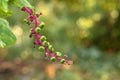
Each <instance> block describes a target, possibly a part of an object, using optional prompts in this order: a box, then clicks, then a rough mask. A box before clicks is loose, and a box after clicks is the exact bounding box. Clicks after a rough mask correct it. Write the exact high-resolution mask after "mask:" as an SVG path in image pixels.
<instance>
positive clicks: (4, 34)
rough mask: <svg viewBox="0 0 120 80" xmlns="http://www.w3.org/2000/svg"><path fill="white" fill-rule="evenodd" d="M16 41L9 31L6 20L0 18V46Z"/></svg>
mask: <svg viewBox="0 0 120 80" xmlns="http://www.w3.org/2000/svg"><path fill="white" fill-rule="evenodd" d="M15 41H16V37H15V35H14V34H13V33H12V32H11V30H10V27H9V24H8V22H7V21H6V20H5V19H3V18H0V48H4V47H6V46H8V45H11V44H14V43H15Z"/></svg>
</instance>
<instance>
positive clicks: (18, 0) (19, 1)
mask: <svg viewBox="0 0 120 80" xmlns="http://www.w3.org/2000/svg"><path fill="white" fill-rule="evenodd" d="M15 5H17V6H18V7H20V8H21V7H23V6H26V7H29V8H32V6H31V4H30V3H29V2H28V1H27V0H15Z"/></svg>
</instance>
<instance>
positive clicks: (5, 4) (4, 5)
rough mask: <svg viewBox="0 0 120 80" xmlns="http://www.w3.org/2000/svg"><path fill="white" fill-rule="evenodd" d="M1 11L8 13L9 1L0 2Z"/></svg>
mask: <svg viewBox="0 0 120 80" xmlns="http://www.w3.org/2000/svg"><path fill="white" fill-rule="evenodd" d="M0 9H1V10H3V11H4V12H8V0H0Z"/></svg>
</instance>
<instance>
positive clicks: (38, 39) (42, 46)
mask: <svg viewBox="0 0 120 80" xmlns="http://www.w3.org/2000/svg"><path fill="white" fill-rule="evenodd" d="M21 10H22V11H24V12H27V13H28V14H29V16H28V18H27V19H25V20H24V21H25V22H26V23H27V24H28V25H30V24H34V27H33V28H32V29H31V31H30V35H29V37H30V38H31V37H33V36H34V37H35V41H34V42H33V43H34V45H39V47H38V50H39V51H41V52H45V55H46V57H45V58H46V59H48V60H51V61H52V62H60V63H62V64H64V63H65V64H72V63H71V62H72V61H69V60H68V59H67V55H64V58H62V53H61V52H56V51H55V50H54V48H53V46H52V45H51V44H50V43H49V42H48V41H47V38H46V37H45V36H44V35H40V33H41V30H42V29H43V27H44V25H45V24H44V22H40V21H39V20H38V18H39V17H40V16H41V15H42V13H39V14H35V13H34V11H33V10H32V9H31V8H27V7H22V9H21Z"/></svg>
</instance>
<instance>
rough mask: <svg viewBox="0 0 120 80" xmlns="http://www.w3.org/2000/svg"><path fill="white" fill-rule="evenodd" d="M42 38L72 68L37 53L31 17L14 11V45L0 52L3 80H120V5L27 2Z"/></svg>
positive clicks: (91, 0)
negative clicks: (40, 24)
mask: <svg viewBox="0 0 120 80" xmlns="http://www.w3.org/2000/svg"><path fill="white" fill-rule="evenodd" d="M28 1H29V2H30V3H31V4H32V5H34V6H35V9H36V11H37V12H42V13H43V15H42V16H41V17H40V21H44V22H45V24H46V26H45V28H44V29H43V31H42V34H44V35H46V36H47V38H48V41H50V42H51V44H53V46H54V47H55V49H56V50H58V51H61V52H62V53H63V54H67V55H68V56H69V58H70V59H71V60H73V61H74V64H73V65H61V64H54V63H52V62H50V61H46V60H45V59H44V54H42V53H40V52H39V51H38V50H37V49H36V48H34V45H33V43H32V42H33V40H34V39H30V38H29V37H28V36H29V30H30V27H32V26H30V27H29V26H28V25H26V24H25V23H23V19H24V18H26V17H27V14H26V13H24V12H22V11H20V9H19V8H16V7H14V6H12V5H11V6H10V7H9V8H10V9H11V10H13V12H14V13H13V16H11V17H8V18H7V20H8V21H9V23H10V26H11V28H12V31H13V33H14V34H15V35H16V37H17V42H16V44H15V45H13V46H10V47H7V48H4V49H0V80H120V0H28Z"/></svg>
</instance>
